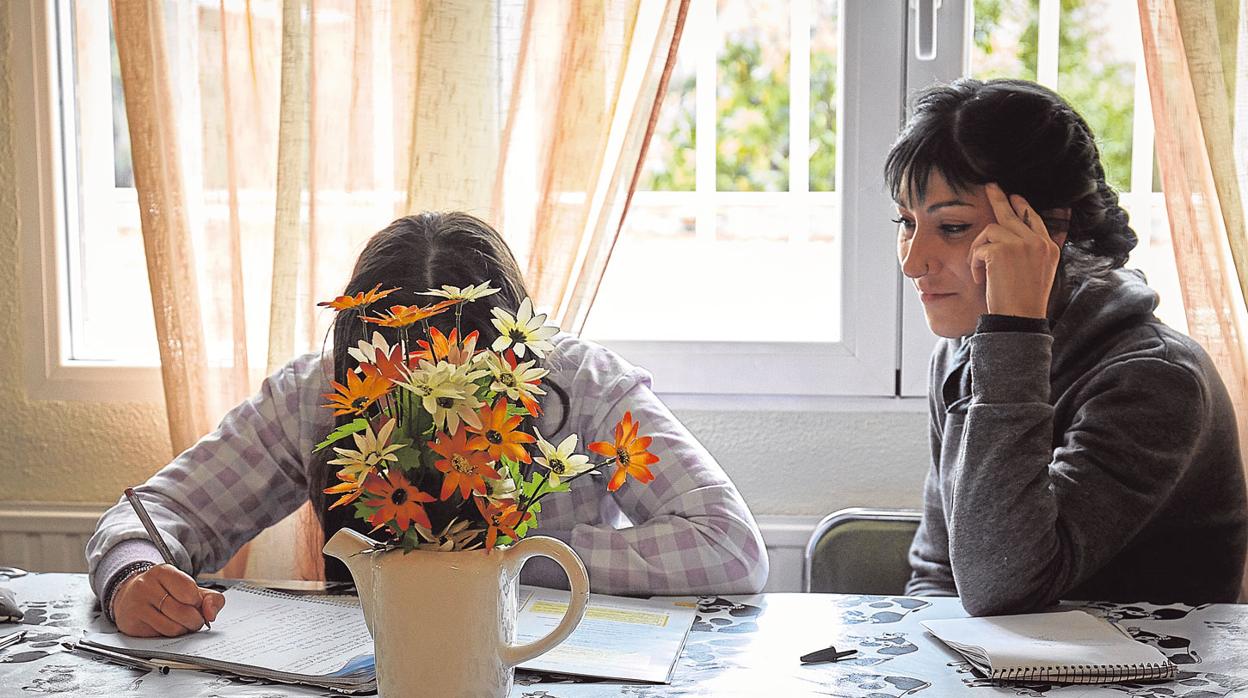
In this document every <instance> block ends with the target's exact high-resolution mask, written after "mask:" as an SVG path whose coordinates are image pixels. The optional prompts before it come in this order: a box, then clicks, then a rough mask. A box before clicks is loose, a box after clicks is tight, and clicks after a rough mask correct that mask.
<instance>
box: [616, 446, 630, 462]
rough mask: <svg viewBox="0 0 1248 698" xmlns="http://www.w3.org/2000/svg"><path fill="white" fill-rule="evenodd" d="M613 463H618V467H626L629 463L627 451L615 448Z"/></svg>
mask: <svg viewBox="0 0 1248 698" xmlns="http://www.w3.org/2000/svg"><path fill="white" fill-rule="evenodd" d="M615 462H617V463H619V464H620V465H628V462H629V456H628V450H627V449H624V448H619V447H617V448H616V449H615Z"/></svg>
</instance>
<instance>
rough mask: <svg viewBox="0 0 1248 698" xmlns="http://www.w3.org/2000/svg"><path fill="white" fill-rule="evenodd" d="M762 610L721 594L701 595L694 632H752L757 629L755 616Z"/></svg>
mask: <svg viewBox="0 0 1248 698" xmlns="http://www.w3.org/2000/svg"><path fill="white" fill-rule="evenodd" d="M762 612H763V609H762V608H760V607H758V606H751V605H749V604H743V603H737V602H735V601H730V600H729V599H725V598H723V597H721V596H703V597H701V598H699V599H698V617H697V619H695V620H694V622H693V631H694V632H710V633H752V632H754V631H756V630H758V623H757V622H755V620H754V619H755V618H757V617H758V616H759V614H761V613H762Z"/></svg>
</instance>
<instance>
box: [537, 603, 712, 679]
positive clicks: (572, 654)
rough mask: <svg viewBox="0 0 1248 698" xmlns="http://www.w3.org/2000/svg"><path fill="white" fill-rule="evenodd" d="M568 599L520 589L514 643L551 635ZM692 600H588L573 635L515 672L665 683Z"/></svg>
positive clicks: (690, 617) (688, 621)
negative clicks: (524, 670) (536, 672)
mask: <svg viewBox="0 0 1248 698" xmlns="http://www.w3.org/2000/svg"><path fill="white" fill-rule="evenodd" d="M568 598H569V596H568V592H567V591H561V590H558V589H544V588H541V587H531V586H521V587H520V594H519V614H518V617H517V623H516V642H517V643H525V642H532V641H533V640H536V639H538V638H540V637H542V636H544V635H546V633H548V632H550V631H551V630H552V629H554V627H555V626H556V625H558V624H559V620H560V619H561V618H563V612H564V611H565V610H566V609H567V607H568ZM694 600H695V599H694V598H692V597H671V596H667V597H658V596H656V597H652V598H649V599H632V598H627V597H623V596H607V595H605V594H590V595H589V606H588V607H587V608H586V610H585V617H584V619H582V620H581V623H580V625H578V626H577V627H576V630H575V631H574V632H573V633H572V634H571V635H569V636H568V638H567V639H566V640H564V641H563V642H562V643H560V644H559V645H558V646H556V647H555V648H554V649H552V650H551V651H549V652H547V653H546V654H543V655H542V656H540V657H537V658H536V659H533V660H530V661H528V662H525V663H524V664H521V665H520V666H519V668H520V669H528V670H530V671H542V672H550V673H555V674H570V675H576V676H593V677H598V678H605V679H617V680H621V681H643V682H647V683H668V681H670V680H671V674H672V669H673V668H674V667H675V666H676V659H677V658H678V657H680V651H681V649H682V648H683V647H684V646H685V638H686V636H688V634H689V629H690V628H691V627H693V621H694V617H695V616H696V604H695V603H692V602H693V601H694Z"/></svg>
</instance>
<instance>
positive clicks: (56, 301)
mask: <svg viewBox="0 0 1248 698" xmlns="http://www.w3.org/2000/svg"><path fill="white" fill-rule="evenodd" d="M66 9H67V8H66V7H65V5H64V3H63V2H62V1H61V0H17V1H16V2H14V3H12V4H11V5H10V6H9V12H10V17H11V18H12V20H13V23H12V27H13V35H12V41H13V46H12V68H13V70H12V76H13V85H14V91H13V95H14V124H13V126H14V132H15V133H21V134H27V137H23V138H18V139H14V157H15V163H14V164H15V175H16V184H17V207H18V220H19V235H20V237H21V241H20V253H21V255H22V259H23V263H22V265H21V267H22V270H21V286H22V294H21V299H22V314H23V341H24V345H23V351H22V353H23V359H22V365H23V366H24V369H25V370H24V374H25V376H24V377H25V384H26V390H27V393H28V394H29V395H30V396H31V397H32V398H33V399H40V400H75V401H95V402H148V403H150V402H161V401H163V399H164V393H163V390H162V387H161V379H160V369H159V368H158V367H152V366H133V365H125V364H122V363H119V362H112V361H82V360H75V359H73V358H72V355H71V353H70V317H69V302H68V301H69V298H68V293H67V290H68V286H67V281H68V279H67V274H68V269H67V255H68V254H69V250H68V244H67V241H68V237H67V232H68V227H67V226H68V220H69V218H70V215H71V212H69V211H67V210H66V208H65V201H66V198H65V191H66V187H67V186H68V185H67V184H66V180H67V178H68V173H67V168H66V166H65V160H64V155H65V152H66V147H65V143H64V142H63V133H64V132H63V130H62V128H61V126H62V122H61V118H62V113H63V112H62V109H64V108H65V106H66V105H65V101H66V99H72V95H71V96H69V97H66V96H65V95H63V94H62V91H61V87H60V86H61V81H60V72H59V71H60V70H61V69H62V67H63V66H65V65H66V63H65V61H64V55H63V49H62V47H61V46H60V44H59V43H58V36H57V21H58V13H63V12H64V11H66Z"/></svg>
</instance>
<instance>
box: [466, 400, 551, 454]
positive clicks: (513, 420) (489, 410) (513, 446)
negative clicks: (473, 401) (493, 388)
mask: <svg viewBox="0 0 1248 698" xmlns="http://www.w3.org/2000/svg"><path fill="white" fill-rule="evenodd" d="M477 416H478V419H480V421H481V426H480V427H474V426H472V425H471V424H466V425H465V427H466V428H467V429H468V431H471V432H472V433H474V434H476V436H474V437H472V440H471V441H469V442H468V446H469V448H475V449H477V450H478V451H488V452H489V454H490V457H491V458H493V459H494V460H499V459H501V458H502V457H503V456H507V457H508V458H510V459H512V460H514V461H519V462H521V463H528V462H530V461H531V460H532V459H531V458H530V457H529V452H528V451H526V450H525V448H524V446H523V445H522V444H531V443H534V442H536V441H537V439H535V438H533V436H532V435H531V434H526V433H524V432H522V431H518V430H517V427H519V426H520V421H521V419H522V418H521V417H520V416H519V415H516V416H514V417H508V416H507V401H506V400H504V399H502V398H499V399H498V400H495V401H494V405H493V406H492V407H491V406H490V405H486V406H485V407H482V408H481V411H479V412H477Z"/></svg>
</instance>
